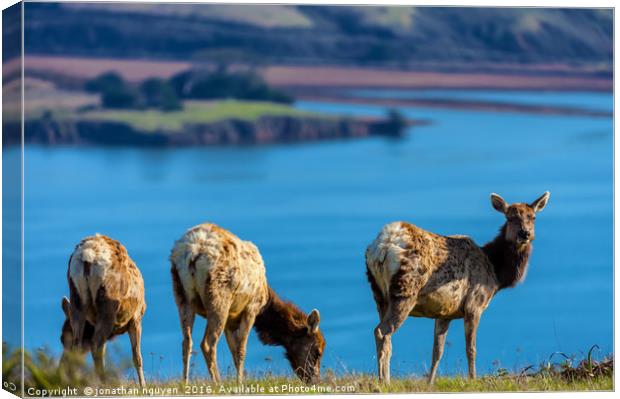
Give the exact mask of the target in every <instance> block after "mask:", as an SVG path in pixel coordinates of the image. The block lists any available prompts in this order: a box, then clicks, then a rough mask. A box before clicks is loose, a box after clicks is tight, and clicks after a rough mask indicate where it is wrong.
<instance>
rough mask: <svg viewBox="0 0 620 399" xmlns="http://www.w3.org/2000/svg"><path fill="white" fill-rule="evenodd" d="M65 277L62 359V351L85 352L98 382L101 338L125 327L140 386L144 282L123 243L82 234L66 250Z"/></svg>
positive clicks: (101, 363) (101, 366)
mask: <svg viewBox="0 0 620 399" xmlns="http://www.w3.org/2000/svg"><path fill="white" fill-rule="evenodd" d="M67 279H68V281H69V292H70V298H71V300H69V299H68V298H66V297H64V298H63V299H62V310H63V311H64V313H65V317H66V319H65V322H64V324H63V327H62V334H61V342H62V344H63V347H64V351H63V356H62V358H61V359H63V361H64V360H65V359H66V353H65V352H67V351H76V352H78V353H81V354H85V353H86V352H88V351H90V352H91V353H92V356H93V362H94V364H95V370H96V372H97V374H98V375H99V378H100V379H101V381H102V382H103V381H104V380H105V373H104V357H105V345H106V341H108V340H110V339H112V338H114V337H116V336H117V335H120V334H123V333H125V332H127V333H128V334H129V339H130V341H131V349H132V354H133V363H134V366H135V368H136V372H137V373H138V380H139V382H140V385H141V386H144V385H145V382H144V373H143V371H142V355H141V352H140V337H141V335H142V316H143V315H144V311H145V310H146V303H145V301H144V282H143V281H142V275H141V274H140V271H139V270H138V268H137V267H136V264H135V263H134V262H133V260H131V258H130V257H129V255H128V254H127V250H126V249H125V247H123V245H121V243H119V242H118V241H115V240H113V239H111V238H110V237H107V236H104V235H99V234H96V235H94V236H91V237H86V238H84V239H83V240H82V241H81V242H80V243H79V244H78V245H77V246H76V247H75V250H74V251H73V254H71V258H70V259H69V268H68V271H67ZM63 361H61V364H62V363H63Z"/></svg>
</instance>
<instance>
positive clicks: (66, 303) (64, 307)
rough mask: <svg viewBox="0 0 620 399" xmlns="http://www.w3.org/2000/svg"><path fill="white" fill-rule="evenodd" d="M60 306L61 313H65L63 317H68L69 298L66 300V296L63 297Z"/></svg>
mask: <svg viewBox="0 0 620 399" xmlns="http://www.w3.org/2000/svg"><path fill="white" fill-rule="evenodd" d="M61 306H62V311H63V312H65V316H67V317H69V306H70V302H69V298H67V297H66V296H63V297H62V302H61Z"/></svg>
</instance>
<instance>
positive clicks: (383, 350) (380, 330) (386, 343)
mask: <svg viewBox="0 0 620 399" xmlns="http://www.w3.org/2000/svg"><path fill="white" fill-rule="evenodd" d="M416 298H417V296H416V297H410V298H397V299H392V302H391V303H390V305H389V306H388V309H387V312H386V313H385V314H384V315H383V319H382V320H381V322H380V323H379V325H378V326H377V328H375V344H376V348H377V363H378V368H379V382H384V383H386V384H389V383H390V358H391V357H392V334H394V332H395V331H396V330H397V329H398V328H400V326H401V325H402V324H403V322H404V321H405V319H406V318H407V316H409V313H410V312H411V310H412V309H413V307H414V306H415V302H416Z"/></svg>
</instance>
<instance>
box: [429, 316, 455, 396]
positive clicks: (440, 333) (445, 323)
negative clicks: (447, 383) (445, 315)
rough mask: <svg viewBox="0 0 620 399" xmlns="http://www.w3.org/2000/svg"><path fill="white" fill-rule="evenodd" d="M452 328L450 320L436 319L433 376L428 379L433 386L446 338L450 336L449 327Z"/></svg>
mask: <svg viewBox="0 0 620 399" xmlns="http://www.w3.org/2000/svg"><path fill="white" fill-rule="evenodd" d="M449 326H450V320H443V319H436V320H435V339H434V342H433V364H432V366H431V374H430V376H429V377H428V383H429V384H433V383H434V382H435V376H436V374H437V367H438V366H439V361H440V360H441V356H442V355H443V348H444V345H445V343H446V336H447V335H448V327H449Z"/></svg>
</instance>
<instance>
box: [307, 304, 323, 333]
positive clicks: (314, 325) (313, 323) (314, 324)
mask: <svg viewBox="0 0 620 399" xmlns="http://www.w3.org/2000/svg"><path fill="white" fill-rule="evenodd" d="M320 321H321V315H319V311H318V310H316V309H312V312H310V314H309V315H308V319H307V322H308V331H310V332H311V333H316V332H317V331H319V322H320Z"/></svg>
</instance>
